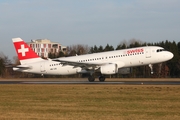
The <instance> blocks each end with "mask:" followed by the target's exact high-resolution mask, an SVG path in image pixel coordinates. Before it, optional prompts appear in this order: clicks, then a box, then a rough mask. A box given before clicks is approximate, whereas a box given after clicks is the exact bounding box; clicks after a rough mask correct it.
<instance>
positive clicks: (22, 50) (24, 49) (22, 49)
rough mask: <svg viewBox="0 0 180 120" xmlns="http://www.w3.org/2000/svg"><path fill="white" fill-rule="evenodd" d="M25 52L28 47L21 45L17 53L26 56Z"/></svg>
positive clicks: (27, 50)
mask: <svg viewBox="0 0 180 120" xmlns="http://www.w3.org/2000/svg"><path fill="white" fill-rule="evenodd" d="M26 52H29V49H28V48H25V47H24V45H21V49H18V53H21V54H22V56H26Z"/></svg>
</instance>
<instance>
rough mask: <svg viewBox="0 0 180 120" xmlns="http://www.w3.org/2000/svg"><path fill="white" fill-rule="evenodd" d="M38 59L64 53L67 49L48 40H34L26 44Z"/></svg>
mask: <svg viewBox="0 0 180 120" xmlns="http://www.w3.org/2000/svg"><path fill="white" fill-rule="evenodd" d="M27 44H28V45H29V46H30V47H31V48H32V50H33V51H35V52H36V53H37V55H39V56H40V57H44V58H48V54H49V53H53V54H54V53H55V54H56V53H57V54H58V53H59V52H61V51H62V52H63V53H66V51H67V49H66V47H65V46H62V45H61V44H59V43H56V42H51V41H50V40H48V39H36V40H31V42H28V43H27Z"/></svg>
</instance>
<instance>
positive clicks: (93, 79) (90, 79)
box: [88, 74, 105, 82]
mask: <svg viewBox="0 0 180 120" xmlns="http://www.w3.org/2000/svg"><path fill="white" fill-rule="evenodd" d="M88 80H89V82H94V81H95V77H94V75H93V74H92V75H89V77H88ZM99 81H100V82H104V81H105V77H104V76H103V75H101V76H99Z"/></svg>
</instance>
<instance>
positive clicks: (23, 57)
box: [12, 38, 43, 64]
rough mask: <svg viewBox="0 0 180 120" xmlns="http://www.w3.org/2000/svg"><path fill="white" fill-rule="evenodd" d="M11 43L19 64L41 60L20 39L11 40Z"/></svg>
mask: <svg viewBox="0 0 180 120" xmlns="http://www.w3.org/2000/svg"><path fill="white" fill-rule="evenodd" d="M12 41H13V43H14V47H15V49H16V53H17V55H18V58H19V60H20V63H21V64H28V63H33V62H39V61H42V60H43V59H42V58H40V57H39V56H38V55H37V54H36V53H35V52H34V51H33V50H32V49H31V48H30V47H29V46H28V45H27V44H26V43H25V42H24V41H23V40H22V39H21V38H13V39H12Z"/></svg>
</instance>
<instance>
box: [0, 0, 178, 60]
mask: <svg viewBox="0 0 180 120" xmlns="http://www.w3.org/2000/svg"><path fill="white" fill-rule="evenodd" d="M14 37H21V38H22V39H23V40H25V41H26V42H30V40H31V39H41V38H47V39H50V40H51V41H53V42H59V43H61V44H62V45H64V46H68V45H76V44H84V45H88V46H94V45H97V46H99V45H103V46H106V45H107V44H109V45H113V46H114V47H116V46H117V45H118V44H119V43H121V41H124V40H126V41H129V40H131V39H137V40H141V41H143V42H151V43H152V42H161V41H165V40H169V41H176V42H179V41H180V0H0V52H2V53H4V54H5V55H6V56H8V57H9V58H10V59H11V58H13V56H16V53H15V50H14V47H13V44H12V38H14Z"/></svg>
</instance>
